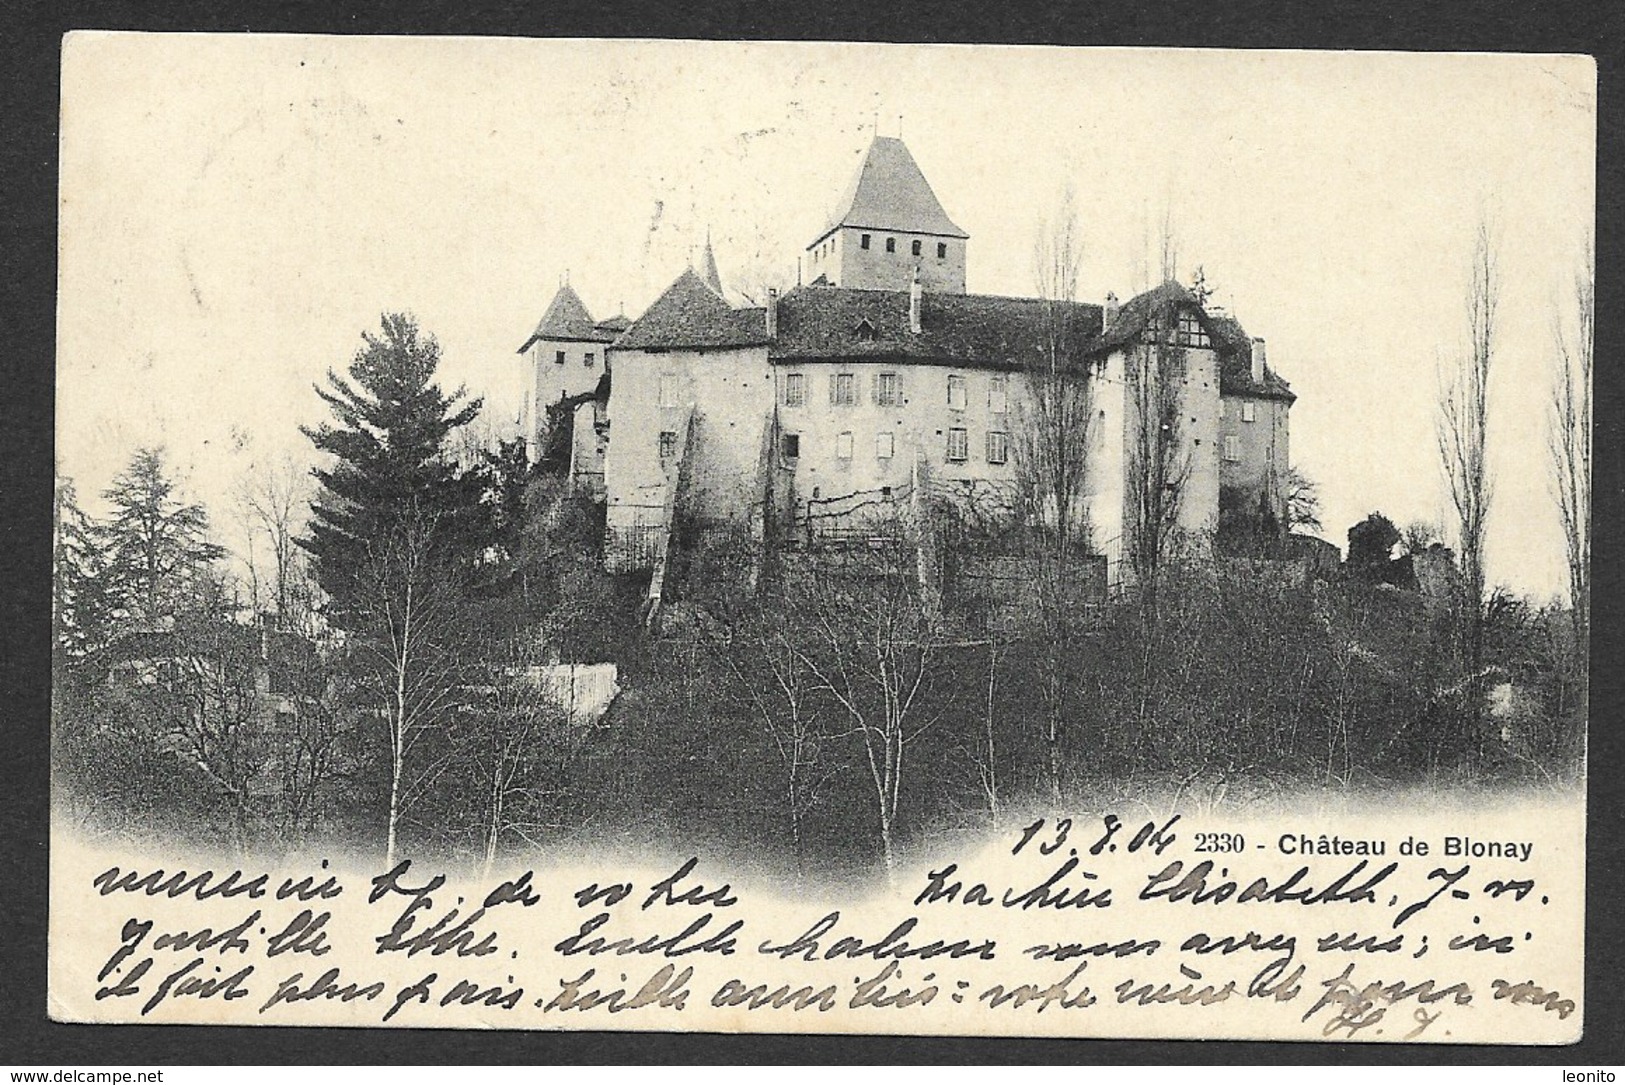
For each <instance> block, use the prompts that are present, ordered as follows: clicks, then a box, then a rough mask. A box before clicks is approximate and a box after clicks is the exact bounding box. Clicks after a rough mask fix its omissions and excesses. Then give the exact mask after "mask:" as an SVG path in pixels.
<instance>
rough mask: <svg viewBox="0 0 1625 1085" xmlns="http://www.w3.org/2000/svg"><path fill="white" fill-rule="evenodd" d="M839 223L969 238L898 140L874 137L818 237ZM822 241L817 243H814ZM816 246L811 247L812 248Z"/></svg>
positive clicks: (827, 233) (901, 231)
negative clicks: (833, 214)
mask: <svg viewBox="0 0 1625 1085" xmlns="http://www.w3.org/2000/svg"><path fill="white" fill-rule="evenodd" d="M840 226H859V227H868V228H870V229H874V230H896V231H898V232H899V233H915V234H936V235H939V236H943V237H969V236H970V235H969V234H967V233H966V232H965V231H964V230H961V229H960V228H959V227H958V226H955V225H954V223H953V220H952V219H950V218H949V217H948V213H947V212H946V211H944V210H943V209H942V204H941V203H939V202H938V201H937V194H936V193H935V192H932V191H931V185H930V182H928V181H926V179H925V174H923V173H921V172H920V167H919V164H918V163H916V162H915V161H914V156H913V155H911V154H909V153H908V148H907V147H905V146H904V145H903V141H902V140H900V139H893V138H891V137H890V136H876V137H875V141H874V142H873V143H871V144H870V145H869V150H868V151H867V152H866V153H865V154H864V156H863V162H862V163H861V164H860V165H859V166H858V172H857V173H856V174H855V175H854V176H853V178H852V183H851V184H850V185H849V186H848V187H847V190H846V194H845V195H844V196H843V197H842V199H841V202H840V203H839V204H838V205H837V206H836V209H835V217H834V218H833V219H831V220H830V223H829V225H828V226H827V227H826V228H825V229H824V232H823V233H822V234H820V235H819V240H823V238H824V237H827V236H828V235H829V233H830V231H831V230H834V229H836V228H837V227H840ZM817 243H818V242H817V241H814V242H813V244H814V245H816V244H817ZM811 247H812V246H811V245H809V246H808V248H811Z"/></svg>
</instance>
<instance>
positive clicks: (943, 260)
mask: <svg viewBox="0 0 1625 1085" xmlns="http://www.w3.org/2000/svg"><path fill="white" fill-rule="evenodd" d="M969 237H970V235H969V234H967V233H965V231H964V230H962V229H960V228H959V226H957V225H956V224H955V223H954V221H953V220H952V219H950V218H949V217H948V213H947V212H946V211H945V210H943V207H942V204H941V202H940V201H938V199H937V194H936V193H935V192H933V191H932V190H931V184H930V182H928V181H927V180H926V179H925V174H924V173H922V172H921V171H920V167H919V164H918V163H916V162H915V161H914V156H913V155H912V154H910V153H909V150H908V147H907V146H905V145H904V143H903V141H902V140H900V139H894V138H892V137H890V136H876V137H875V140H874V142H873V143H871V144H870V145H869V149H868V150H867V151H866V152H864V156H863V161H862V162H861V163H859V165H858V170H857V173H856V174H854V175H853V178H852V183H851V184H850V185H848V186H847V189H846V192H845V194H844V195H843V196H842V197H841V201H840V202H839V203H838V204H837V205H836V209H835V214H834V215H833V216H832V217H831V219H830V221H829V224H828V225H827V226H826V227H825V228H824V231H823V232H822V233H820V234H819V235H818V237H817V238H816V239H815V240H814V241H813V243H812V244H811V245H808V246H807V254H808V278H809V280H810V281H812V282H814V283H817V282H818V281H819V280H820V279H822V280H823V281H824V282H825V283H828V284H830V285H832V286H844V287H850V288H853V289H859V290H907V289H909V286H910V284H911V283H912V282H913V281H914V278H915V273H916V271H918V274H919V281H920V283H921V285H922V286H923V287H924V288H925V289H926V290H930V291H933V292H936V293H949V294H963V293H964V292H965V245H966V242H967V241H968V240H969Z"/></svg>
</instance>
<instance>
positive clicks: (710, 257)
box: [699, 230, 723, 298]
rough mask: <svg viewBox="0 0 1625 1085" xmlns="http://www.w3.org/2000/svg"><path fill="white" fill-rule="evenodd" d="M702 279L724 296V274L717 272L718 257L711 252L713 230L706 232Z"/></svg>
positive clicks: (702, 255)
mask: <svg viewBox="0 0 1625 1085" xmlns="http://www.w3.org/2000/svg"><path fill="white" fill-rule="evenodd" d="M699 273H700V280H701V281H702V282H704V283H705V285H706V286H709V287H710V288H711V289H712V290H715V291H716V293H717V297H719V298H720V297H722V296H723V294H722V276H721V275H720V274H718V272H717V258H716V256H715V255H714V254H713V253H712V252H711V232H710V231H709V230H707V231H706V233H705V251H704V252H703V253H701V254H700V266H699Z"/></svg>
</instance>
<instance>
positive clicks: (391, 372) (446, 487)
mask: <svg viewBox="0 0 1625 1085" xmlns="http://www.w3.org/2000/svg"><path fill="white" fill-rule="evenodd" d="M362 339H363V340H364V343H363V346H362V347H361V349H360V350H358V351H357V352H356V356H355V360H354V361H352V362H351V364H350V367H349V370H348V379H346V378H345V377H341V376H339V375H338V374H337V373H335V372H333V371H332V370H329V371H328V374H327V381H328V387H327V388H320V387H318V388H317V390H316V391H317V394H318V395H320V396H321V397H322V399H323V401H325V402H326V403H327V405H328V406H329V407H330V408H331V409H332V412H333V416H334V419H335V422H330V423H324V424H322V425H321V426H319V427H317V428H315V429H310V428H305V429H304V433H305V435H306V436H307V437H309V438H310V439H311V441H312V442H314V443H315V445H316V447H317V449H319V450H320V451H322V452H326V453H329V454H330V455H332V456H333V458H334V460H333V463H332V465H331V466H330V467H327V468H318V469H317V470H316V471H315V472H314V474H315V476H316V479H317V481H319V482H320V483H321V492H320V493H319V494H318V495H317V498H316V500H315V501H314V502H313V503H312V505H311V511H312V513H313V514H314V516H313V518H312V520H311V523H310V528H309V535H308V537H307V538H304V539H301V540H299V544H300V546H302V547H303V548H304V549H305V550H307V551H308V552H309V553H310V554H311V555H312V556H313V557H314V558H315V565H316V574H317V578H318V581H319V583H320V584H321V587H322V590H323V591H325V592H326V593H327V594H328V596H329V597H330V598H331V600H332V606H331V608H330V615H329V616H330V617H331V618H332V619H333V620H334V621H335V622H336V623H337V624H338V625H340V626H341V627H344V628H353V626H354V622H355V614H356V610H357V602H358V600H357V599H356V593H357V591H358V584H360V583H362V582H364V581H365V580H366V579H367V568H368V563H369V561H370V560H371V559H372V557H373V556H374V555H375V554H376V553H377V552H378V548H379V547H380V546H381V545H382V544H383V541H384V540H387V539H389V538H391V537H393V536H396V535H398V534H399V533H400V532H401V531H402V530H403V528H404V527H405V526H406V525H411V527H412V531H413V533H414V536H415V537H422V538H424V539H425V541H426V545H428V546H429V548H430V549H431V550H432V551H433V552H434V556H435V558H436V560H437V561H445V562H448V563H451V564H455V563H457V562H458V561H459V560H469V559H470V558H471V555H475V554H477V553H478V552H479V550H480V549H481V547H480V545H479V539H478V537H477V536H478V534H479V530H480V525H479V520H480V518H481V516H480V503H479V492H480V491H479V485H480V480H479V479H478V478H475V477H471V476H467V475H464V474H462V473H460V472H459V471H458V470H457V468H456V465H455V464H454V463H453V462H452V460H451V458H450V456H449V455H448V452H447V438H448V437H449V436H450V435H451V434H452V433H453V432H454V431H455V430H457V429H459V428H461V427H463V426H466V425H467V424H468V423H469V422H471V421H473V420H474V418H475V416H476V415H477V414H478V413H479V410H480V402H479V401H478V400H473V401H469V400H466V399H465V398H464V391H463V389H461V388H459V389H457V390H456V391H455V392H453V393H452V394H450V395H447V394H446V393H445V392H443V391H442V390H441V389H440V386H439V385H438V384H437V383H435V380H434V377H435V370H436V368H437V367H438V366H439V364H440V344H439V343H438V342H437V341H436V340H435V339H434V337H433V336H424V335H422V334H421V333H420V332H419V329H418V326H417V323H416V322H415V321H414V320H413V319H412V318H411V317H410V316H407V315H403V314H385V315H384V316H383V318H382V330H381V332H380V333H379V334H373V333H370V332H364V333H362ZM335 423H336V424H335ZM426 526H427V533H426V534H425V527H426Z"/></svg>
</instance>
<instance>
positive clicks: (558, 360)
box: [553, 350, 564, 365]
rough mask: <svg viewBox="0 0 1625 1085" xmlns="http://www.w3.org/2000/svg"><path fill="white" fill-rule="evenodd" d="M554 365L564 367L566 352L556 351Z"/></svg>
mask: <svg viewBox="0 0 1625 1085" xmlns="http://www.w3.org/2000/svg"><path fill="white" fill-rule="evenodd" d="M553 364H554V365H563V364H564V351H562V350H555V351H554V352H553Z"/></svg>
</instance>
